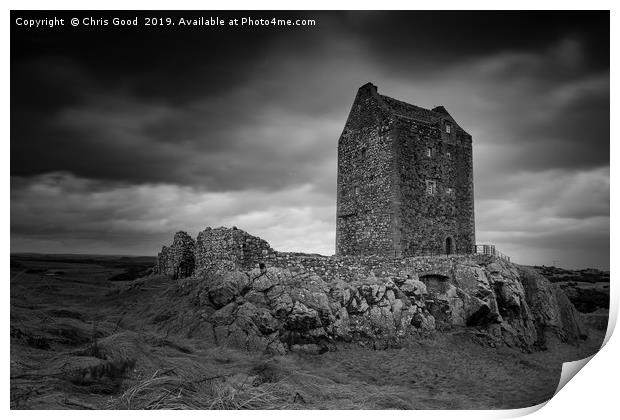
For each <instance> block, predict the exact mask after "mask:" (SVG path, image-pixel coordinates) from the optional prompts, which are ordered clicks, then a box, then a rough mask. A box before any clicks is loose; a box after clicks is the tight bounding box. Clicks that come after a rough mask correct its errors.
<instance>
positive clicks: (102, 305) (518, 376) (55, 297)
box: [11, 255, 604, 409]
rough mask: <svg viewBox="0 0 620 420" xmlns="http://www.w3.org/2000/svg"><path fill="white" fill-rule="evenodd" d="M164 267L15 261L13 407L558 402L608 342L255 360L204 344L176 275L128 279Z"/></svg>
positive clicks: (445, 341)
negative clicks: (582, 363) (563, 379)
mask: <svg viewBox="0 0 620 420" xmlns="http://www.w3.org/2000/svg"><path fill="white" fill-rule="evenodd" d="M153 263H154V259H149V258H135V259H128V258H121V257H118V258H112V257H79V258H78V257H75V256H63V257H54V256H36V255H28V256H24V255H21V256H20V255H15V256H12V258H11V407H12V408H18V409H42V408H50V409H62V408H67V409H76V408H99V409H101V408H136V409H140V408H153V409H157V408H190V409H191V408H196V409H208V408H214V409H237V408H248V409H280V408H292V409H315V408H331V409H360V408H361V409H459V408H464V409H470V408H471V409H488V408H520V407H526V406H530V405H534V404H538V403H540V402H543V401H545V400H547V399H548V398H550V397H551V396H552V395H553V392H554V391H555V388H556V386H557V383H558V380H559V377H560V372H561V363H562V362H563V361H570V360H576V359H580V358H584V357H587V356H588V355H591V354H592V353H594V352H595V351H596V350H597V349H598V348H599V347H600V343H601V340H602V338H603V335H604V333H603V331H594V330H593V331H591V334H590V338H589V339H588V340H587V341H585V342H583V343H582V344H581V345H580V346H579V347H573V346H568V345H555V346H551V347H550V349H549V351H546V352H535V353H522V352H521V351H520V350H518V349H513V348H508V347H503V346H502V347H497V348H492V347H489V346H487V345H485V342H484V338H483V337H479V336H478V335H476V334H475V332H474V331H471V330H452V331H450V332H449V333H443V334H435V335H434V336H432V337H426V338H420V339H419V340H416V341H415V342H412V343H410V344H409V345H407V346H405V347H402V348H388V349H368V348H361V347H359V346H357V345H340V346H339V347H338V350H337V351H335V352H329V353H325V354H322V355H309V354H289V355H286V356H269V355H261V354H250V353H247V352H244V351H241V350H235V349H228V348H221V347H217V346H215V345H214V344H213V343H212V342H210V341H209V340H207V339H206V337H208V336H210V335H209V334H208V332H207V331H203V330H202V328H203V326H202V324H203V323H201V322H200V316H201V314H200V311H199V309H197V308H196V307H195V306H194V305H192V304H191V302H190V299H188V297H187V296H183V295H180V294H179V293H178V288H177V287H176V286H177V283H176V281H174V280H170V279H168V278H167V277H163V276H158V277H151V278H149V280H148V281H144V280H135V281H132V280H131V279H132V278H134V277H136V276H138V275H140V274H145V273H147V272H148V270H146V269H147V267H148V266H149V265H152V264H153ZM110 279H112V280H114V281H111V280H110ZM119 280H121V281H119Z"/></svg>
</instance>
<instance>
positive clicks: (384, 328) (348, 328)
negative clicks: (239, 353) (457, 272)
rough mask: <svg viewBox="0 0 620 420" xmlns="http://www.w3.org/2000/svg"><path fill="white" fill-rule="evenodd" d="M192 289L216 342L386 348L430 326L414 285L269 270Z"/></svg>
mask: <svg viewBox="0 0 620 420" xmlns="http://www.w3.org/2000/svg"><path fill="white" fill-rule="evenodd" d="M190 282H191V280H190ZM195 286H196V287H195V289H194V290H193V292H192V293H193V294H194V302H195V304H197V305H200V306H201V307H202V308H203V309H204V312H203V319H204V321H205V322H207V323H209V324H211V326H212V329H213V332H214V340H215V341H216V342H217V343H218V344H219V345H230V346H236V347H241V348H245V349H248V350H261V351H267V352H272V353H285V352H286V351H288V350H300V351H308V352H319V353H320V352H323V351H327V350H329V349H331V348H332V347H333V345H334V343H335V342H337V341H345V342H350V341H356V342H359V343H363V344H367V345H376V344H377V343H382V344H383V345H387V344H386V343H390V342H397V341H399V340H400V339H401V338H403V337H404V336H405V335H407V334H411V333H412V332H429V331H433V330H434V318H433V316H432V315H431V314H430V313H429V312H428V310H427V309H426V307H425V295H424V293H423V290H424V285H423V284H422V283H421V282H419V284H417V286H418V288H415V289H414V290H411V289H410V288H409V289H407V288H406V292H404V291H403V290H401V289H400V288H399V287H398V286H397V285H396V284H395V283H394V282H393V281H391V280H378V279H374V278H371V279H365V280H363V281H360V282H358V283H355V284H348V283H344V282H335V283H328V282H325V281H324V280H323V279H321V278H320V277H318V276H316V275H314V274H312V273H292V272H291V271H290V270H287V269H281V268H275V267H270V268H268V269H266V270H260V269H254V270H250V271H247V272H239V271H233V272H225V273H218V274H213V278H209V277H205V278H203V279H201V280H199V279H196V280H195ZM409 286H410V284H409V283H407V287H409ZM190 288H191V286H190Z"/></svg>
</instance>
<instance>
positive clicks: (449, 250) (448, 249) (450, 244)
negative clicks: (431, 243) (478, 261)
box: [446, 236, 454, 255]
mask: <svg viewBox="0 0 620 420" xmlns="http://www.w3.org/2000/svg"><path fill="white" fill-rule="evenodd" d="M450 254H454V241H452V238H451V237H450V236H448V237H447V238H446V255H450Z"/></svg>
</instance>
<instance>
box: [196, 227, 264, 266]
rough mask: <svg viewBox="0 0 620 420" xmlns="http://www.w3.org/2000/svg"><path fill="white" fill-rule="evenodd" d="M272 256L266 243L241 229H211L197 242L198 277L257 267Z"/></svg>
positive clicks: (201, 234) (205, 231) (198, 238)
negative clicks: (223, 271) (214, 272)
mask: <svg viewBox="0 0 620 420" xmlns="http://www.w3.org/2000/svg"><path fill="white" fill-rule="evenodd" d="M270 252H273V250H272V249H271V247H270V246H269V244H268V243H267V241H264V240H263V239H261V238H258V237H256V236H252V235H250V234H249V233H247V232H245V231H243V230H241V229H237V228H236V227H233V228H232V229H228V228H225V227H219V228H216V229H212V228H210V227H208V228H206V229H205V230H203V231H202V232H200V233H199V234H198V237H197V239H196V252H195V260H196V267H195V268H196V273H197V274H201V273H205V272H208V271H217V270H232V269H250V268H254V267H255V266H256V267H258V265H259V263H260V262H261V261H262V260H263V258H264V255H266V254H268V253H270Z"/></svg>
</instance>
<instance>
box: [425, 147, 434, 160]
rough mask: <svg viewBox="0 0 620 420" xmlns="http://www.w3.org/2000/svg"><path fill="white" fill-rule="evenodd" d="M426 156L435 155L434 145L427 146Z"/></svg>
mask: <svg viewBox="0 0 620 420" xmlns="http://www.w3.org/2000/svg"><path fill="white" fill-rule="evenodd" d="M426 156H427V157H429V158H430V157H433V148H432V147H427V148H426Z"/></svg>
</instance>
